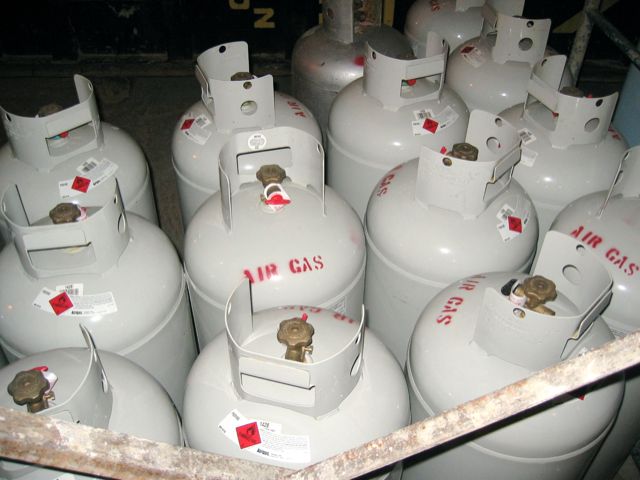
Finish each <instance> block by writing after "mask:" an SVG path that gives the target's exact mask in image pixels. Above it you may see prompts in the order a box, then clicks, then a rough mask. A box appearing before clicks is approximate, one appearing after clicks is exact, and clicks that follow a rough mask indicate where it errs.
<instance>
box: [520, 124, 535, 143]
mask: <svg viewBox="0 0 640 480" xmlns="http://www.w3.org/2000/svg"><path fill="white" fill-rule="evenodd" d="M518 135H520V140H522V145H529V144H530V143H531V142H535V141H536V136H535V135H534V134H533V132H532V131H531V130H529V129H527V128H521V129H520V130H518Z"/></svg>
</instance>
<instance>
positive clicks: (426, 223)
mask: <svg viewBox="0 0 640 480" xmlns="http://www.w3.org/2000/svg"><path fill="white" fill-rule="evenodd" d="M465 141H466V142H467V144H462V147H466V150H468V149H469V145H472V147H470V148H471V149H473V146H475V147H477V151H476V152H475V155H477V158H476V159H475V160H474V158H473V157H472V158H468V157H467V158H464V153H465V152H464V150H465V148H460V146H459V145H458V146H453V145H451V144H446V145H447V146H446V151H445V152H444V153H441V152H440V151H439V150H437V151H434V150H430V149H428V148H426V147H423V149H422V152H421V154H420V158H419V159H418V160H412V161H410V162H407V163H405V164H403V165H398V166H397V167H395V168H394V169H392V170H390V171H389V172H388V173H387V175H386V176H384V177H383V178H382V180H381V181H380V182H379V183H378V186H377V187H376V189H375V190H374V192H373V193H372V195H371V200H370V201H369V207H368V209H367V217H366V228H365V231H366V237H367V270H366V275H365V279H366V281H365V282H366V283H365V305H366V307H367V310H368V326H369V327H370V328H371V329H372V330H373V331H374V332H376V333H377V334H378V335H379V336H380V338H382V339H383V341H384V342H385V344H386V345H387V346H388V347H389V348H390V349H391V351H392V352H393V353H394V354H395V355H396V358H397V359H398V361H400V362H401V363H404V361H405V357H406V352H407V344H408V342H409V337H410V336H411V332H412V330H413V326H414V325H415V322H416V320H417V318H418V316H419V315H420V312H421V311H422V310H423V309H424V307H425V305H426V304H427V303H428V302H429V300H430V299H431V298H432V297H433V296H435V295H436V294H437V293H438V292H439V291H440V290H441V289H442V288H444V287H445V286H447V285H448V284H449V283H451V282H452V281H454V280H455V279H456V278H460V277H463V276H465V275H470V274H472V273H473V272H478V271H527V270H528V269H529V266H530V265H531V262H532V261H533V255H534V253H535V249H536V241H537V239H538V229H537V220H536V212H535V209H534V208H533V205H532V203H531V200H530V199H529V197H528V196H527V194H526V193H525V192H524V190H523V189H522V187H521V186H520V185H519V184H518V183H517V182H515V181H513V180H512V179H511V175H512V171H513V168H514V165H515V163H516V162H517V161H518V160H519V158H520V149H519V143H520V139H519V138H518V133H517V132H516V130H515V129H514V128H513V127H512V126H510V125H509V124H508V123H507V122H505V121H503V120H501V119H500V118H499V117H496V116H495V115H492V114H490V113H487V112H482V111H480V110H475V111H473V112H471V119H470V121H469V130H468V132H467V137H466V140H465ZM458 157H462V158H458Z"/></svg>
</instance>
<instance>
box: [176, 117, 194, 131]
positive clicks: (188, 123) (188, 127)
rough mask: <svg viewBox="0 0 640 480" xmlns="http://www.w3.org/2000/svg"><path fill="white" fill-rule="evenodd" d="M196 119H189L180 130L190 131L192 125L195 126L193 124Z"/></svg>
mask: <svg viewBox="0 0 640 480" xmlns="http://www.w3.org/2000/svg"><path fill="white" fill-rule="evenodd" d="M195 120H196V119H195V118H187V119H186V120H185V121H184V122H182V125H181V126H180V130H189V129H190V128H191V125H193V122H195Z"/></svg>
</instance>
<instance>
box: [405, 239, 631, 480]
mask: <svg viewBox="0 0 640 480" xmlns="http://www.w3.org/2000/svg"><path fill="white" fill-rule="evenodd" d="M610 298H611V276H610V275H609V274H608V273H607V271H606V269H605V268H604V266H602V265H601V264H600V263H599V262H598V260H597V259H596V258H595V257H594V256H593V255H592V254H591V253H589V252H587V251H586V249H585V248H584V247H582V246H581V245H579V244H578V242H576V241H574V240H573V239H572V238H570V237H568V236H565V235H562V234H559V233H557V232H549V233H548V234H547V236H546V237H545V244H544V245H543V247H542V251H541V254H540V258H539V260H538V262H537V265H536V268H535V271H534V273H533V276H528V275H525V274H522V273H508V272H507V273H485V274H481V275H474V276H472V277H467V278H465V279H463V280H460V281H458V282H456V283H453V284H452V285H450V286H449V287H447V288H445V289H444V290H443V291H442V292H441V293H439V294H438V295H437V296H436V297H434V298H433V300H432V301H431V302H430V303H429V305H427V307H426V308H425V310H424V312H423V313H422V315H421V316H420V318H419V320H418V322H417V324H416V328H415V330H414V332H413V335H412V337H411V344H410V346H409V354H408V356H407V368H406V371H407V377H408V381H409V395H410V398H411V412H412V420H413V421H419V420H422V419H424V418H426V417H430V416H435V415H438V414H440V413H441V412H443V411H445V410H447V409H449V408H453V407H455V406H456V405H459V404H461V403H464V402H466V401H469V400H472V399H474V398H477V397H480V396H482V395H485V394H487V393H490V392H492V391H494V390H498V389H500V388H502V387H504V386H506V385H509V384H511V383H514V382H516V381H519V380H521V379H523V378H525V377H528V376H529V375H531V374H532V373H534V372H536V371H538V370H541V369H543V368H546V367H549V366H551V365H553V364H555V363H557V362H559V361H561V360H564V359H567V358H573V357H576V356H578V355H580V354H582V353H584V352H585V351H587V350H589V349H592V348H596V347H598V346H600V345H601V344H603V343H606V342H608V341H609V340H611V339H612V338H613V335H612V334H611V331H610V330H609V328H608V327H607V326H606V324H605V323H604V321H603V320H602V319H601V318H600V317H599V314H600V312H601V311H602V310H603V309H604V307H605V306H606V304H607V302H608V301H609V299H610ZM623 391H624V382H623V376H622V375H619V376H617V377H614V380H611V379H606V380H605V381H603V382H599V383H596V384H595V385H592V386H590V387H589V388H587V389H586V390H579V391H577V392H574V393H572V394H569V395H564V396H561V397H559V398H557V399H556V400H554V401H553V402H551V405H550V406H548V408H544V409H537V410H536V411H534V412H531V413H530V414H528V415H525V416H519V417H518V418H516V419H514V418H513V417H512V418H509V419H507V420H506V421H505V422H502V423H501V424H500V426H499V427H495V428H491V429H488V431H487V429H485V431H484V432H480V433H479V434H478V435H475V436H473V438H472V439H468V440H467V441H466V442H464V443H462V442H460V443H457V444H456V445H455V446H453V447H446V446H445V448H443V449H440V450H439V451H438V452H437V453H431V454H429V453H427V454H422V455H420V456H418V457H416V461H415V463H414V464H413V465H411V466H410V467H408V468H406V470H405V474H404V476H403V478H404V479H410V480H413V479H425V478H429V479H433V480H439V479H450V478H482V479H489V478H490V479H496V480H512V479H515V478H517V479H518V480H540V479H553V480H575V479H577V478H581V475H582V474H583V472H584V470H585V468H586V466H587V464H588V462H589V460H590V459H591V458H592V457H593V455H594V454H595V452H596V450H597V449H598V446H599V445H600V444H601V442H602V440H603V438H604V437H605V435H606V434H607V432H608V431H609V428H610V427H611V425H612V423H613V421H614V418H615V415H616V412H617V409H618V407H619V405H620V401H621V400H622V395H623Z"/></svg>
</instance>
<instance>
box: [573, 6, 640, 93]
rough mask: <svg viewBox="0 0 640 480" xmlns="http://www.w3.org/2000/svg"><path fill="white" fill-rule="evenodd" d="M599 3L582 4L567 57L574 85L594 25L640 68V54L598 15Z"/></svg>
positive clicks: (610, 24) (618, 31) (607, 21)
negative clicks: (577, 25) (576, 28)
mask: <svg viewBox="0 0 640 480" xmlns="http://www.w3.org/2000/svg"><path fill="white" fill-rule="evenodd" d="M600 2H601V0H585V2H584V10H583V11H582V16H583V18H582V23H581V24H580V28H578V31H577V32H576V36H575V39H574V41H573V46H572V47H571V54H570V55H569V71H570V72H571V74H572V75H573V78H574V79H575V81H576V83H577V81H578V74H579V73H580V69H581V68H582V63H583V61H584V56H585V53H586V52H587V48H588V46H589V40H590V39H591V32H592V31H593V26H594V25H597V26H598V27H600V29H601V30H602V32H603V33H604V34H605V35H606V36H607V37H608V38H609V39H610V40H611V41H612V42H613V43H614V44H615V45H616V47H618V48H619V49H620V50H622V53H624V54H625V55H626V56H627V57H629V60H631V62H632V63H633V64H634V65H635V66H636V67H638V68H640V52H638V50H637V49H636V48H635V46H634V45H633V43H631V42H630V41H629V40H628V39H627V38H626V37H625V36H624V35H623V34H622V32H621V31H620V30H618V29H617V28H616V27H615V25H613V24H612V23H611V22H609V20H607V19H606V18H605V17H604V16H603V15H602V13H600Z"/></svg>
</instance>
